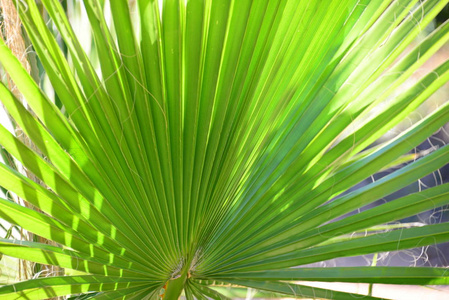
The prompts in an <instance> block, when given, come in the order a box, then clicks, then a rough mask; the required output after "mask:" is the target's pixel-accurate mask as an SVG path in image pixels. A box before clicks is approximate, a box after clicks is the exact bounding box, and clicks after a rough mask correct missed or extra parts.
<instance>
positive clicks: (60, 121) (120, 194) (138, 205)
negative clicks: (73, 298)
mask: <svg viewBox="0 0 449 300" xmlns="http://www.w3.org/2000/svg"><path fill="white" fill-rule="evenodd" d="M100 2H101V1H99V0H85V1H84V5H85V8H86V11H87V15H88V17H89V21H90V25H91V27H92V35H93V39H94V41H95V50H96V51H97V54H98V59H99V66H100V70H96V69H95V67H94V65H93V64H92V63H91V62H90V60H89V57H88V55H87V54H86V53H85V52H84V50H83V48H82V46H81V44H80V42H79V41H78V39H77V37H76V35H75V34H74V31H73V30H72V28H71V25H70V23H69V20H68V19H67V17H66V15H65V12H64V10H63V8H62V7H61V5H60V3H59V1H57V0H42V3H43V4H44V6H45V9H46V12H47V13H48V15H49V16H50V17H51V20H52V22H53V24H54V25H55V26H56V27H57V29H58V31H59V34H60V36H61V37H62V39H63V41H64V43H65V45H66V47H67V51H68V56H70V58H71V59H70V61H71V62H72V63H70V64H69V62H68V60H67V58H66V56H67V55H65V54H64V52H62V51H61V50H60V47H59V45H58V42H57V40H56V38H55V37H54V35H53V34H52V32H51V31H50V30H49V29H48V26H47V25H46V23H45V22H44V20H43V19H42V14H41V12H40V10H39V9H38V7H37V6H36V3H35V1H34V0H23V1H17V7H18V9H19V13H20V17H21V20H22V22H23V25H24V27H25V29H26V32H27V34H28V36H29V38H30V40H31V42H32V45H33V48H34V50H35V51H36V53H37V55H38V57H39V60H40V61H41V63H42V65H43V67H44V69H45V71H46V73H47V75H48V77H49V79H50V81H51V83H52V86H53V88H54V90H55V93H56V94H57V96H58V98H59V99H60V100H61V102H62V104H63V106H64V111H61V110H60V109H59V108H58V107H57V106H56V105H55V104H54V103H52V102H51V101H50V100H49V97H48V96H47V95H46V94H45V93H44V92H43V91H42V90H41V89H40V88H39V86H38V84H36V82H34V80H33V79H32V77H31V76H30V75H28V73H27V72H26V70H25V69H24V68H23V67H22V65H21V63H20V62H19V60H18V59H17V58H16V57H15V56H14V55H13V54H12V52H11V51H10V50H9V49H8V48H7V47H6V45H5V44H4V42H1V45H0V62H1V64H2V66H3V68H4V69H5V70H6V71H7V72H8V74H9V76H10V77H11V78H12V80H13V81H14V83H15V85H16V86H17V87H18V89H19V90H20V92H21V93H22V95H23V96H24V98H25V99H26V102H27V103H28V105H29V107H30V108H31V109H32V111H33V114H32V113H31V112H30V111H28V110H27V109H26V108H25V107H24V106H23V105H22V103H21V102H20V101H19V100H18V99H17V98H16V97H15V96H14V95H13V94H12V93H11V92H10V91H9V90H8V89H7V88H6V87H5V86H4V85H0V99H1V101H2V102H3V104H4V105H5V107H6V108H7V110H8V112H9V113H10V115H11V116H12V118H13V119H14V120H15V122H16V123H17V125H18V126H20V127H21V128H22V129H23V131H24V133H25V134H26V135H27V136H28V137H29V138H30V139H31V140H32V142H33V143H34V144H35V145H36V146H37V148H38V149H39V150H40V152H41V153H42V154H43V155H44V156H45V159H44V158H42V156H41V155H39V154H38V153H37V152H35V151H34V150H32V149H30V148H28V147H27V146H26V145H24V144H23V143H22V142H21V141H20V140H19V139H18V138H17V137H15V136H14V135H13V134H11V133H10V132H9V131H8V130H7V129H5V128H4V127H2V126H0V143H1V145H2V146H3V147H4V148H5V149H6V150H7V151H8V153H10V154H11V155H12V156H14V157H15V158H16V159H17V160H19V161H20V162H21V163H23V165H24V166H25V167H26V168H27V169H28V170H29V171H30V172H32V173H33V174H35V175H36V176H37V177H38V178H39V179H40V180H42V181H43V182H44V183H45V185H46V186H47V187H48V188H46V187H43V186H41V185H39V184H37V183H35V182H33V181H32V180H30V179H28V178H26V177H25V176H24V175H22V174H20V173H19V172H17V171H15V170H13V169H12V168H10V167H8V166H7V165H4V164H0V185H1V186H2V187H3V188H5V189H7V190H10V191H13V192H14V193H15V194H17V195H18V196H19V197H21V198H23V199H25V200H26V201H28V202H29V203H31V204H33V205H34V206H35V207H37V208H39V210H40V211H36V210H32V209H30V208H27V207H23V206H20V205H18V204H15V203H13V202H11V201H9V200H6V199H0V216H1V217H2V218H3V219H5V220H6V221H8V222H10V223H11V224H15V225H18V226H20V227H22V228H24V229H26V230H28V231H30V232H33V233H35V234H37V235H39V236H42V237H44V238H46V239H49V240H52V241H54V242H56V243H57V244H58V245H61V247H57V246H50V245H45V244H41V243H37V242H25V241H17V240H11V239H2V240H0V252H1V253H3V254H4V255H8V256H13V257H17V258H20V259H27V260H30V261H33V262H37V263H42V264H50V265H56V266H59V267H62V268H67V269H73V270H77V271H80V272H85V273H80V275H72V276H61V277H49V278H39V279H33V280H29V281H25V282H20V283H16V284H14V285H9V286H3V287H1V288H0V295H2V299H18V298H21V297H22V298H24V299H25V298H26V299H41V298H48V297H54V296H61V295H71V294H72V295H74V294H75V295H76V294H83V293H85V294H86V297H93V298H95V299H116V298H124V299H125V298H126V299H147V298H156V297H163V298H166V299H176V298H178V297H179V295H180V294H181V292H182V291H184V293H185V296H186V297H187V299H193V298H194V297H195V298H198V299H205V297H211V298H214V299H221V298H223V297H224V296H223V295H221V294H220V293H219V292H217V291H218V290H214V289H212V288H211V286H213V285H214V284H216V283H225V284H233V285H238V286H244V287H251V288H255V289H259V290H265V291H269V292H273V293H277V294H283V295H293V296H305V297H320V298H332V299H348V298H347V297H348V294H346V293H342V292H333V293H331V292H330V291H329V290H324V289H317V288H310V287H306V286H301V285H297V284H293V283H291V281H294V280H315V281H317V280H318V281H344V282H366V283H400V284H422V285H424V284H447V283H448V276H447V273H446V272H445V269H438V268H408V267H360V268H341V267H339V268H326V269H324V268H293V269H292V267H295V266H300V265H305V264H309V263H314V262H320V261H325V260H329V259H332V258H337V257H343V256H356V255H363V254H369V253H377V252H382V251H393V250H400V249H407V248H413V247H420V246H425V245H431V244H435V243H440V242H446V241H449V224H448V223H440V224H434V225H426V226H423V227H411V228H404V227H401V228H399V229H397V230H393V231H389V232H385V233H376V231H370V232H374V233H376V234H372V233H368V234H367V235H364V236H362V237H359V236H357V235H356V236H354V237H352V238H351V237H348V234H351V233H353V232H356V231H360V230H365V229H368V230H369V229H370V228H373V227H374V228H375V226H376V225H381V224H386V223H389V222H393V221H397V220H401V219H403V218H406V217H408V216H413V215H415V214H417V213H420V212H423V211H427V210H431V209H435V208H438V207H441V206H444V205H447V204H448V203H449V186H448V184H442V185H440V186H436V187H432V188H429V189H425V190H423V191H419V192H417V193H414V194H410V195H408V196H404V197H402V198H399V199H397V200H394V201H391V202H388V203H385V204H383V205H380V206H378V207H374V208H371V209H367V210H364V211H362V212H360V213H358V214H354V215H347V214H348V213H350V212H352V211H354V210H357V209H359V208H361V207H363V206H365V205H368V204H371V203H373V202H375V201H377V200H378V199H381V198H382V197H385V196H387V195H390V194H392V193H393V192H395V191H397V190H399V189H401V188H403V187H406V186H407V185H409V184H411V183H413V182H415V181H417V180H418V179H420V178H422V177H424V176H426V175H427V174H430V173H432V172H434V171H436V170H438V169H439V168H441V167H442V166H444V165H445V164H446V163H447V162H448V161H449V147H448V146H444V147H441V148H440V149H436V150H435V151H431V152H430V153H428V155H425V156H424V157H419V158H417V157H416V156H413V158H412V159H410V155H406V154H408V153H409V151H411V150H413V149H414V148H415V147H417V146H418V145H419V144H420V143H421V142H422V141H424V140H426V139H427V138H428V137H429V136H431V135H432V134H433V133H434V132H435V131H437V130H438V129H439V128H441V127H442V126H443V125H444V124H446V123H447V122H448V120H449V103H447V104H443V105H441V106H440V107H438V108H437V109H436V110H435V111H434V112H433V113H431V114H430V115H428V116H427V117H425V118H423V119H422V120H421V121H419V122H417V123H416V124H414V125H412V126H410V127H409V128H407V129H406V130H405V131H404V132H402V133H401V134H399V135H398V136H396V137H394V138H392V139H390V140H387V141H385V142H382V143H380V144H378V145H377V146H375V147H371V148H367V147H368V146H370V145H373V143H374V142H376V141H377V140H378V139H379V138H380V137H382V135H384V134H385V133H386V132H388V131H389V130H391V129H392V128H393V127H395V126H396V125H397V124H399V123H400V122H401V121H402V120H404V119H405V118H407V116H408V115H409V114H410V113H411V112H413V111H414V110H415V109H416V108H417V107H418V106H419V105H420V104H421V103H423V102H424V101H425V100H426V99H427V98H428V97H429V96H430V95H431V94H433V93H434V92H435V91H437V90H438V89H439V88H440V87H441V86H443V85H444V84H445V83H446V82H447V81H448V79H449V62H447V61H446V62H444V63H443V64H441V65H440V66H439V67H437V68H436V69H435V70H433V71H432V72H429V74H428V75H426V76H425V77H423V78H422V79H420V81H419V82H417V83H416V84H415V85H413V86H411V87H408V88H406V89H405V90H404V88H402V89H400V90H399V89H398V87H399V86H401V85H402V83H404V82H405V80H407V79H408V78H409V77H410V76H411V74H412V73H413V72H414V71H416V70H417V69H418V68H419V67H420V66H421V65H422V64H423V63H424V62H425V61H426V60H427V59H428V58H429V57H430V56H432V55H433V54H434V53H435V52H436V51H437V50H438V49H439V48H440V47H441V46H442V45H444V44H445V43H446V42H447V40H448V39H449V23H447V22H446V23H444V24H442V25H441V26H440V27H438V28H437V29H435V30H434V31H433V32H432V33H431V34H430V35H428V36H427V37H426V38H425V39H424V40H422V41H421V42H420V43H419V44H417V45H416V46H415V47H414V48H413V49H412V50H410V51H409V52H407V54H406V55H402V56H401V54H402V53H403V52H404V50H405V49H406V48H407V47H409V46H410V45H411V43H412V42H413V41H414V40H415V38H416V37H417V35H418V34H419V33H420V32H421V31H422V30H423V28H425V27H426V26H427V24H429V23H430V22H431V21H432V20H433V19H434V18H435V16H436V15H437V14H438V12H439V11H440V10H441V9H442V8H443V7H444V6H445V4H446V3H447V1H441V0H427V1H417V0H396V1H390V0H325V1H310V0H281V1H279V0H268V1H250V0H243V1H234V0H220V1H218V0H217V1H216V0H187V1H174V0H164V1H162V5H159V4H158V1H155V0H139V1H137V11H138V20H133V18H134V17H135V16H134V15H132V14H131V13H130V10H129V7H128V3H127V1H118V0H111V1H110V9H111V12H112V21H113V24H112V26H113V30H112V29H111V28H110V26H108V24H107V21H106V20H105V17H104V12H103V6H102V4H101V3H100ZM134 25H135V26H134ZM136 32H137V33H138V34H136ZM398 91H401V93H398ZM386 100H388V101H386ZM403 162H408V164H407V165H406V166H404V167H402V168H398V169H397V170H396V171H394V172H392V173H391V174H389V175H387V176H384V177H382V178H381V179H379V180H377V181H375V182H373V183H371V184H367V185H365V186H363V187H358V188H353V187H354V186H355V185H356V184H358V183H359V182H361V181H363V180H364V179H366V178H368V177H369V176H371V175H373V174H375V173H377V172H379V171H381V170H384V169H385V168H388V167H391V166H394V165H398V164H401V163H403ZM342 216H344V217H342ZM330 221H332V222H330ZM84 274H85V275H84ZM163 287H164V289H165V292H164V294H163V295H162V296H160V294H161V293H162V292H161V291H162V290H161V289H162V288H163ZM367 298H369V297H367Z"/></svg>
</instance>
